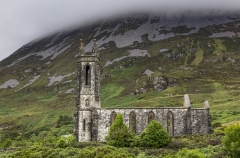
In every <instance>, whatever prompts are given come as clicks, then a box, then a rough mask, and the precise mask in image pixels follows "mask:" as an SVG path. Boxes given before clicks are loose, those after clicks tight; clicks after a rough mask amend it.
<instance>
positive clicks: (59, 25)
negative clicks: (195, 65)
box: [0, 0, 240, 61]
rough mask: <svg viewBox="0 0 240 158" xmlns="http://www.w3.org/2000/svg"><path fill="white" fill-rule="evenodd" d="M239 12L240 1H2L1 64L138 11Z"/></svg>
mask: <svg viewBox="0 0 240 158" xmlns="http://www.w3.org/2000/svg"><path fill="white" fill-rule="evenodd" d="M203 9H204V10H205V9H206V10H212V9H214V10H222V11H231V10H237V9H240V0H0V61H1V60H3V59H4V58H6V57H7V56H9V55H10V54H12V53H13V52H14V51H16V50H17V49H18V48H20V47H21V46H23V45H24V44H26V43H28V42H30V41H31V40H34V39H36V38H39V37H42V36H45V35H47V34H49V33H52V32H55V31H57V30H59V29H63V28H67V27H69V26H73V25H76V24H83V23H86V22H89V21H90V22H91V21H94V20H97V19H101V18H106V17H111V16H112V15H118V14H124V13H128V12H135V11H141V10H143V11H149V10H155V11H156V10H160V11H166V12H167V11H170V12H172V11H174V12H177V11H182V10H203Z"/></svg>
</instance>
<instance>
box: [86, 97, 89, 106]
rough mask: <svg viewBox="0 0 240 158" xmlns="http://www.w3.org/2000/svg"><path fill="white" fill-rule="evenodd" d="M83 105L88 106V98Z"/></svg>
mask: <svg viewBox="0 0 240 158" xmlns="http://www.w3.org/2000/svg"><path fill="white" fill-rule="evenodd" d="M85 106H86V107H89V100H88V99H86V100H85Z"/></svg>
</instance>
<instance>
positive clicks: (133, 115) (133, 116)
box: [129, 112, 136, 133]
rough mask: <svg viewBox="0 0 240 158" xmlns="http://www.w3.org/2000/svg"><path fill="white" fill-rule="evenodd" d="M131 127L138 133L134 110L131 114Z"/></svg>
mask: <svg viewBox="0 0 240 158" xmlns="http://www.w3.org/2000/svg"><path fill="white" fill-rule="evenodd" d="M129 129H130V130H131V131H132V132H134V133H136V114H135V113H134V112H131V113H130V114H129Z"/></svg>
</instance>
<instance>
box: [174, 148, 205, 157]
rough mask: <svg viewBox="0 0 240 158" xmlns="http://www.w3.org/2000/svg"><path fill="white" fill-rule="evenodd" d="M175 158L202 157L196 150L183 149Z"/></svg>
mask: <svg viewBox="0 0 240 158" xmlns="http://www.w3.org/2000/svg"><path fill="white" fill-rule="evenodd" d="M177 158H204V155H203V154H202V153H200V152H199V151H198V150H197V149H194V150H189V149H187V148H183V149H182V150H180V151H179V152H178V153H177Z"/></svg>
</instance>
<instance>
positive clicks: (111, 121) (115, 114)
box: [110, 111, 117, 125]
mask: <svg viewBox="0 0 240 158" xmlns="http://www.w3.org/2000/svg"><path fill="white" fill-rule="evenodd" d="M116 117H117V113H116V112H115V111H113V112H112V113H111V118H110V125H112V124H113V122H114V121H115V120H116Z"/></svg>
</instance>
